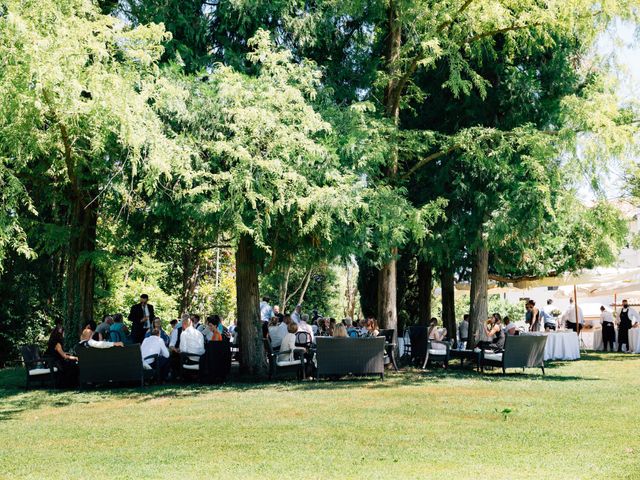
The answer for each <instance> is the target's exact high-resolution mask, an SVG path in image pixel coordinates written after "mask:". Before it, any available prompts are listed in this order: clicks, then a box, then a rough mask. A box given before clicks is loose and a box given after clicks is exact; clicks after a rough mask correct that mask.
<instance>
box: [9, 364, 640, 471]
mask: <svg viewBox="0 0 640 480" xmlns="http://www.w3.org/2000/svg"><path fill="white" fill-rule="evenodd" d="M549 367H550V368H548V370H547V375H546V376H545V377H542V376H541V375H539V373H538V372H539V370H538V371H536V370H530V371H527V373H525V374H522V373H519V372H517V371H514V373H511V374H509V375H507V376H506V377H503V376H501V375H499V374H497V372H496V373H489V374H486V375H485V376H481V375H478V374H476V373H475V372H471V371H467V370H460V369H458V367H457V366H455V367H453V368H451V369H450V370H449V371H442V370H437V369H434V370H431V371H429V372H425V373H423V372H403V373H400V374H390V375H388V376H387V378H386V379H385V380H384V381H379V380H371V381H368V380H365V381H362V380H354V381H339V382H319V383H314V382H303V383H297V382H282V383H271V384H257V385H251V384H231V385H227V386H224V387H197V386H184V387H183V386H164V387H147V388H145V389H138V390H131V389H114V390H96V391H90V392H55V391H46V390H36V391H29V392H25V391H24V389H23V388H22V385H23V381H24V377H23V375H24V374H23V371H22V370H4V371H2V372H0V478H8V479H16V478H33V479H58V478H60V479H70V478H79V479H101V478H118V479H125V478H127V479H128V478H130V479H136V480H137V479H145V478H166V479H191V478H194V479H197V478H225V479H231V478H318V479H330V478H340V479H343V478H367V479H376V478H392V479H408V478H438V479H450V480H453V479H460V478H469V479H472V478H473V479H485V478H486V479H521V478H531V479H563V480H565V479H598V478H602V479H604V478H612V479H640V415H639V414H638V410H639V408H640V357H638V356H627V355H617V354H590V355H588V356H586V357H584V358H583V360H581V361H579V362H571V363H556V364H552V365H550V366H549Z"/></svg>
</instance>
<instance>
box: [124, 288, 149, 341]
mask: <svg viewBox="0 0 640 480" xmlns="http://www.w3.org/2000/svg"><path fill="white" fill-rule="evenodd" d="M127 318H128V319H129V321H130V322H131V338H132V339H133V343H142V341H143V340H144V334H145V330H147V329H148V328H149V326H150V325H151V323H152V322H153V321H154V320H155V318H156V316H155V314H154V312H153V305H150V304H149V295H147V294H146V293H143V294H142V295H140V303H137V304H135V305H134V306H132V307H131V311H130V312H129V317H127Z"/></svg>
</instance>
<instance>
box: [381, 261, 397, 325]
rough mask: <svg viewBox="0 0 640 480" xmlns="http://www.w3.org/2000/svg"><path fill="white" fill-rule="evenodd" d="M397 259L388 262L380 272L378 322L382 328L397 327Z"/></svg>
mask: <svg viewBox="0 0 640 480" xmlns="http://www.w3.org/2000/svg"><path fill="white" fill-rule="evenodd" d="M396 295H397V285H396V261H395V260H393V261H391V262H388V263H386V264H385V265H384V266H383V267H382V268H381V269H380V271H379V272H378V322H379V324H380V328H392V329H394V330H395V329H396V328H397V326H398V310H397V304H396Z"/></svg>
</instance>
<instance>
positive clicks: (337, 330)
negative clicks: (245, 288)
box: [260, 297, 380, 352]
mask: <svg viewBox="0 0 640 480" xmlns="http://www.w3.org/2000/svg"><path fill="white" fill-rule="evenodd" d="M260 317H261V320H262V324H263V328H262V333H263V337H264V338H265V339H267V340H269V341H270V343H271V347H272V348H273V349H274V350H281V351H283V352H284V351H289V350H292V349H293V347H295V345H296V343H297V344H298V345H302V344H308V345H311V344H314V343H315V341H316V338H317V337H377V336H378V335H379V334H380V329H379V327H378V322H377V321H376V319H375V318H363V319H361V320H359V321H357V322H354V321H353V319H351V318H348V317H347V318H344V319H342V320H341V321H340V322H338V321H337V320H336V319H335V318H333V317H323V316H322V315H320V314H319V313H318V311H317V310H313V311H312V314H311V316H309V314H307V313H303V312H302V305H296V307H295V309H294V310H293V312H291V313H290V314H288V313H282V312H281V311H280V307H279V306H278V305H274V306H271V304H270V299H269V297H263V298H262V301H261V302H260ZM303 337H305V338H306V339H305V338H303ZM296 339H297V341H296Z"/></svg>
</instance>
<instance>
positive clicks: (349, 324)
mask: <svg viewBox="0 0 640 480" xmlns="http://www.w3.org/2000/svg"><path fill="white" fill-rule="evenodd" d="M342 323H343V324H344V327H345V328H346V330H347V335H348V336H349V337H357V336H358V331H357V329H356V328H355V327H354V326H353V320H351V318H349V317H346V318H344V319H343V320H342Z"/></svg>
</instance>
